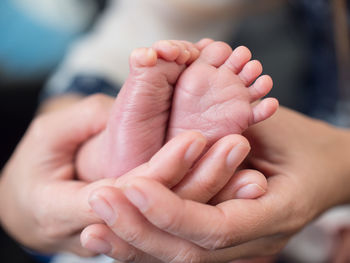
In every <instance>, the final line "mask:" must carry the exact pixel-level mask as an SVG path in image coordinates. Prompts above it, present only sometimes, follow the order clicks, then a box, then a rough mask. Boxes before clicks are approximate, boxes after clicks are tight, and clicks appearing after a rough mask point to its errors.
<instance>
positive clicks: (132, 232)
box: [123, 228, 147, 244]
mask: <svg viewBox="0 0 350 263" xmlns="http://www.w3.org/2000/svg"><path fill="white" fill-rule="evenodd" d="M123 239H125V240H126V241H127V242H129V243H131V244H139V243H140V242H142V240H147V238H146V236H145V234H144V231H143V230H142V228H133V229H130V228H129V229H126V230H125V232H124V233H123Z"/></svg>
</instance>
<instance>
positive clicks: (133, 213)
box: [90, 187, 201, 262]
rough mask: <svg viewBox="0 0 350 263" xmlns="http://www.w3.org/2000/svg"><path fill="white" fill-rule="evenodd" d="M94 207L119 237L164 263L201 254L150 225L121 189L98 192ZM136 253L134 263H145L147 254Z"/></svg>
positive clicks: (190, 245) (93, 201)
mask: <svg viewBox="0 0 350 263" xmlns="http://www.w3.org/2000/svg"><path fill="white" fill-rule="evenodd" d="M90 205H91V207H92V208H93V210H94V211H95V213H97V214H98V215H99V216H100V217H101V218H103V219H104V221H105V222H106V223H107V224H108V226H109V227H110V228H111V229H112V230H113V232H114V233H115V234H116V235H117V236H118V237H120V238H122V239H123V240H124V241H125V242H127V243H129V244H131V245H132V246H134V247H137V248H138V249H139V250H141V251H143V252H145V253H147V254H152V255H155V256H156V257H157V258H158V259H159V260H162V261H163V262H179V261H178V260H177V258H182V257H183V255H182V254H183V253H187V252H188V251H189V250H193V251H196V250H197V251H200V250H201V249H199V248H198V247H196V246H195V245H194V244H192V243H190V242H188V241H185V240H181V239H180V238H178V237H176V236H174V235H170V234H168V233H166V232H164V231H162V230H161V229H158V228H157V227H155V226H154V225H152V224H151V223H150V222H148V221H147V219H145V218H144V217H143V216H142V214H141V213H140V212H139V211H138V209H137V208H135V207H134V206H133V205H132V204H131V203H130V202H129V201H128V200H127V199H126V198H125V196H124V194H123V192H122V191H121V190H120V189H117V188H113V187H104V188H101V189H98V190H96V191H95V192H94V194H93V195H92V196H91V198H90ZM133 253H134V254H132V255H131V257H132V258H131V260H130V261H131V262H145V261H142V260H141V259H142V257H143V256H144V253H138V251H135V250H134V251H133Z"/></svg>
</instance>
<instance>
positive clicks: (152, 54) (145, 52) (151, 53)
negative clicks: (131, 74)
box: [129, 48, 157, 68]
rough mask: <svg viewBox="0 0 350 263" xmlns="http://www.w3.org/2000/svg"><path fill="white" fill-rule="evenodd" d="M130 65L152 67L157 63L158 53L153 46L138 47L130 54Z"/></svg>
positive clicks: (132, 66)
mask: <svg viewBox="0 0 350 263" xmlns="http://www.w3.org/2000/svg"><path fill="white" fill-rule="evenodd" d="M129 63H130V67H131V68H134V67H152V66H154V65H155V64H156V63H157V53H156V51H155V50H154V49H153V48H138V49H135V50H134V51H133V52H132V53H131V55H130V60H129Z"/></svg>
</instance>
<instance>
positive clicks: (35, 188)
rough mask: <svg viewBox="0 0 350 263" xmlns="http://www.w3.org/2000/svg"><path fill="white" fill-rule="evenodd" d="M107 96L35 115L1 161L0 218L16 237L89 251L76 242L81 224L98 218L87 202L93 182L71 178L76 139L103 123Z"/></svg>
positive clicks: (42, 247)
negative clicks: (2, 162) (5, 158)
mask: <svg viewBox="0 0 350 263" xmlns="http://www.w3.org/2000/svg"><path fill="white" fill-rule="evenodd" d="M112 103H113V99H112V98H108V97H106V96H102V95H95V96H92V97H90V98H88V99H85V100H83V101H81V102H79V103H76V104H75V105H74V106H71V107H68V108H66V109H64V110H60V111H55V112H52V113H48V114H42V115H40V116H39V117H37V118H36V119H35V120H34V121H33V122H32V124H31V125H30V127H29V128H28V130H27V132H26V134H25V135H24V137H23V139H22V140H21V142H20V144H19V145H18V146H17V148H16V150H15V152H14V153H13V155H12V157H11V158H10V160H9V161H8V163H7V164H6V166H5V167H4V169H3V171H2V175H1V179H0V195H1V198H0V211H1V212H0V218H1V224H2V225H3V227H4V228H5V230H6V231H8V232H9V233H10V234H11V235H12V236H13V237H14V238H15V239H17V240H18V241H19V242H20V243H21V244H23V245H24V246H27V247H28V248H31V249H34V250H38V251H41V252H47V253H51V252H56V251H60V250H66V251H72V252H75V253H78V254H81V255H92V254H93V253H91V252H89V251H88V250H86V249H83V248H82V247H81V245H80V242H79V232H80V231H81V229H82V228H83V227H85V226H86V225H88V224H90V223H92V222H98V221H100V220H99V219H98V218H97V217H96V216H95V215H94V213H93V212H92V211H91V209H90V207H89V205H88V202H87V200H88V195H89V193H90V192H91V191H92V190H93V189H95V188H96V187H98V186H100V185H101V184H102V185H103V183H104V182H97V183H95V184H92V185H87V184H86V183H83V182H80V181H76V180H75V179H74V175H75V168H74V158H75V153H76V151H77V149H78V148H79V146H80V145H81V143H83V142H84V141H85V140H87V139H88V138H90V137H91V136H94V135H95V134H97V133H99V132H100V131H101V130H102V129H104V127H105V124H106V121H107V117H108V113H109V110H110V108H111V105H112Z"/></svg>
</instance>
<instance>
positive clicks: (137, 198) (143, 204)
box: [124, 187, 148, 212]
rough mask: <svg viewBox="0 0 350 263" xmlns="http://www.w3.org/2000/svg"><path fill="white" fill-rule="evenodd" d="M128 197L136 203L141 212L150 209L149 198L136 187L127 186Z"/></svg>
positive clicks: (126, 194)
mask: <svg viewBox="0 0 350 263" xmlns="http://www.w3.org/2000/svg"><path fill="white" fill-rule="evenodd" d="M124 194H125V196H126V198H127V199H128V200H129V201H130V202H131V203H132V204H133V205H135V206H136V207H137V208H138V209H139V210H140V211H141V212H144V211H146V210H147V209H148V202H147V198H146V197H145V195H144V194H143V193H141V192H140V191H139V190H138V189H136V188H134V187H127V188H125V189H124Z"/></svg>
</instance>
